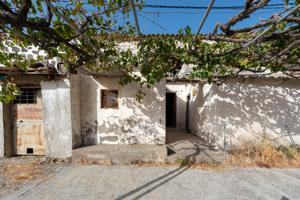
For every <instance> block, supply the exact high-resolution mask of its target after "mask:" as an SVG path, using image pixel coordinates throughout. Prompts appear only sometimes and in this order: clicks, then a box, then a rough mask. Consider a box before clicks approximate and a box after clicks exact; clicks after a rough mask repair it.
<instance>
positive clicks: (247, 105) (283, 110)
mask: <svg viewBox="0 0 300 200" xmlns="http://www.w3.org/2000/svg"><path fill="white" fill-rule="evenodd" d="M199 87H200V88H199V93H198V95H197V98H196V100H195V102H197V103H196V104H198V105H197V106H198V109H197V112H198V113H199V114H198V115H195V116H196V117H199V118H198V121H195V120H196V119H195V118H194V119H193V120H194V122H195V123H196V127H195V126H194V128H193V131H194V132H196V133H197V135H199V136H201V137H203V139H205V140H206V141H207V142H208V143H212V144H216V143H217V144H218V145H220V146H221V147H225V148H227V147H230V146H231V145H234V144H238V142H240V141H242V140H243V139H246V138H247V139H249V138H251V139H257V140H260V139H262V138H269V139H272V140H273V141H274V142H275V143H278V144H279V143H280V144H282V143H283V144H295V143H298V144H299V143H300V112H299V111H300V110H299V109H300V95H299V94H300V84H299V81H297V80H275V79H271V80H270V79H269V80H267V79H252V80H251V79H246V80H245V81H244V82H242V81H241V80H229V81H227V82H226V83H224V84H223V85H221V86H216V85H213V86H211V87H210V88H209V90H208V91H206V92H205V89H204V92H202V91H203V88H204V87H203V86H199ZM205 87H206V86H205Z"/></svg>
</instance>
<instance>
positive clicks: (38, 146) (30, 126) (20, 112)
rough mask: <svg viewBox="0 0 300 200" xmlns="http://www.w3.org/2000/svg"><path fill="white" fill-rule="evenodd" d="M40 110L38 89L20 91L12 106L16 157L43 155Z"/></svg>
mask: <svg viewBox="0 0 300 200" xmlns="http://www.w3.org/2000/svg"><path fill="white" fill-rule="evenodd" d="M42 108H43V107H42V102H41V92H40V90H39V89H32V88H30V89H28V88H27V89H22V95H20V96H19V97H18V99H17V100H16V101H15V103H14V106H13V110H14V136H15V154H16V155H45V145H44V144H45V142H44V127H43V113H42Z"/></svg>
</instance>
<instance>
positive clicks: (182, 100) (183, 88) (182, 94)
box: [166, 83, 191, 129]
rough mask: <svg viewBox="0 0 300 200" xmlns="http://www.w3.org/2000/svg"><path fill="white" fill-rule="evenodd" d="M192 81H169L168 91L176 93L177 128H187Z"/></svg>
mask: <svg viewBox="0 0 300 200" xmlns="http://www.w3.org/2000/svg"><path fill="white" fill-rule="evenodd" d="M190 90H191V84H190V83H167V84H166V92H170V93H176V128H177V129H186V109H187V96H188V95H189V94H190Z"/></svg>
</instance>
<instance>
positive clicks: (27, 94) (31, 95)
mask: <svg viewBox="0 0 300 200" xmlns="http://www.w3.org/2000/svg"><path fill="white" fill-rule="evenodd" d="M20 90H21V94H20V95H19V96H17V98H16V99H15V100H14V103H15V104H36V103H37V92H38V91H39V90H40V89H38V88H20Z"/></svg>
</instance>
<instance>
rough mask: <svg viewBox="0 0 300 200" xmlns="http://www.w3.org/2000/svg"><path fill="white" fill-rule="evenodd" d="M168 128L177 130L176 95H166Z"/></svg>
mask: <svg viewBox="0 0 300 200" xmlns="http://www.w3.org/2000/svg"><path fill="white" fill-rule="evenodd" d="M166 127H168V128H176V93H166Z"/></svg>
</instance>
